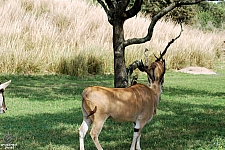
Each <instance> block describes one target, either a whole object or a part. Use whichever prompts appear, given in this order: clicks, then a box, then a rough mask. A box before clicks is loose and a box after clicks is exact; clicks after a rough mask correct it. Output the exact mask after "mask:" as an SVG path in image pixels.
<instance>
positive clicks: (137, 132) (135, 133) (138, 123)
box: [130, 120, 140, 150]
mask: <svg viewBox="0 0 225 150" xmlns="http://www.w3.org/2000/svg"><path fill="white" fill-rule="evenodd" d="M139 129H140V122H139V121H138V120H137V121H136V123H135V126H134V134H133V140H132V144H131V147H130V150H135V145H136V141H137V138H138V136H139Z"/></svg>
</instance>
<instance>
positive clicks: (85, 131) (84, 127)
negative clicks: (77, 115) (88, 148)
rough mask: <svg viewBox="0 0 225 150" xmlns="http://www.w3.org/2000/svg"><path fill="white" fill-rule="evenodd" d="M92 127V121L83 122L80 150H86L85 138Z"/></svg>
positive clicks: (80, 132)
mask: <svg viewBox="0 0 225 150" xmlns="http://www.w3.org/2000/svg"><path fill="white" fill-rule="evenodd" d="M90 125H91V120H90V119H86V120H83V122H82V124H81V126H80V128H79V136H80V150H84V137H85V135H86V133H87V131H88V129H89V127H90Z"/></svg>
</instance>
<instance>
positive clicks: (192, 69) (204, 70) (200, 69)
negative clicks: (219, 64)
mask: <svg viewBox="0 0 225 150" xmlns="http://www.w3.org/2000/svg"><path fill="white" fill-rule="evenodd" d="M177 72H183V73H190V74H209V75H210V74H213V75H215V74H216V73H215V72H213V71H212V70H210V69H207V68H204V67H187V68H183V69H180V70H178V71H177Z"/></svg>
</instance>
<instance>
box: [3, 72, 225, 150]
mask: <svg viewBox="0 0 225 150" xmlns="http://www.w3.org/2000/svg"><path fill="white" fill-rule="evenodd" d="M220 69H221V68H220ZM9 79H11V80H12V83H11V84H10V85H9V86H8V87H7V89H6V91H5V93H4V95H5V101H6V105H7V108H8V110H7V111H6V113H5V114H1V116H0V117H1V122H0V145H1V144H4V140H3V137H4V136H5V135H8V134H11V135H13V136H14V137H15V141H13V144H17V146H16V148H15V149H18V150H31V149H32V150H36V149H39V150H46V149H49V150H52V149H54V150H77V149H79V135H78V128H79V126H80V124H81V122H82V112H81V93H82V90H83V89H84V88H85V87H87V86H92V85H99V84H100V85H101V86H106V87H113V76H112V75H109V76H93V77H88V78H77V77H74V76H68V75H43V76H41V75H40V76H32V75H1V76H0V81H1V82H4V81H6V80H9ZM138 82H139V83H147V78H146V75H140V76H139V79H138ZM224 82H225V71H224V69H221V70H219V75H216V76H211V75H210V76H208V75H189V74H183V73H175V72H169V71H167V72H166V74H165V83H164V87H163V94H162V98H161V101H160V103H159V107H158V109H157V115H155V116H154V118H153V119H152V121H151V122H150V123H149V124H148V125H146V126H145V128H144V129H143V131H142V139H141V146H142V149H147V150H148V149H186V150H189V149H190V150H191V149H215V150H220V149H224V147H225V137H224V135H225V130H224V126H225V122H224V119H225V118H224V114H225V110H224V107H225V103H224V99H225V97H224V96H225V93H224ZM132 137H133V125H132V123H117V122H113V121H110V120H107V121H106V123H105V125H104V126H103V129H102V132H101V134H100V137H99V140H100V143H101V144H102V146H103V148H105V149H109V150H115V149H121V150H125V149H127V148H128V147H130V144H131V140H132ZM153 137H154V138H153ZM1 148H2V149H4V147H1ZM1 148H0V149H1ZM85 148H86V149H96V148H95V146H94V143H93V141H92V140H91V137H90V136H89V132H88V135H87V136H86V138H85Z"/></svg>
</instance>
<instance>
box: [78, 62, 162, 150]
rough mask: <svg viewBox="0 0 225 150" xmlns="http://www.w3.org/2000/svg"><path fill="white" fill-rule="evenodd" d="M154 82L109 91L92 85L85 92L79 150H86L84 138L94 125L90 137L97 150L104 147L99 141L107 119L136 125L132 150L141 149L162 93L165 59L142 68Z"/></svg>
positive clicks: (83, 94) (83, 95)
mask: <svg viewBox="0 0 225 150" xmlns="http://www.w3.org/2000/svg"><path fill="white" fill-rule="evenodd" d="M141 70H142V71H145V72H146V73H147V75H148V77H149V78H150V79H151V80H152V86H147V85H144V84H135V85H133V86H130V87H128V88H106V87H101V86H92V87H88V88H86V89H84V91H83V93H82V112H83V122H82V124H81V126H80V128H79V136H80V150H84V137H85V135H86V133H87V131H88V129H89V128H90V126H91V124H92V129H91V132H90V135H91V137H92V140H93V141H94V143H95V146H96V147H97V149H98V150H102V147H101V145H100V143H99V141H98V135H99V134H100V132H101V129H102V127H103V124H104V122H105V121H106V119H107V118H110V119H111V120H114V121H121V122H133V124H134V133H133V140H132V144H131V148H130V149H131V150H134V149H135V146H136V149H139V150H140V149H141V147H140V137H141V130H142V129H143V127H144V126H145V125H146V124H147V123H148V122H150V121H151V119H152V117H153V115H154V114H155V113H156V108H157V105H158V103H159V100H160V95H161V92H162V83H163V80H164V74H165V70H166V67H165V60H162V61H158V62H154V63H152V64H151V65H150V67H146V66H144V65H143V63H142V65H141Z"/></svg>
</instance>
